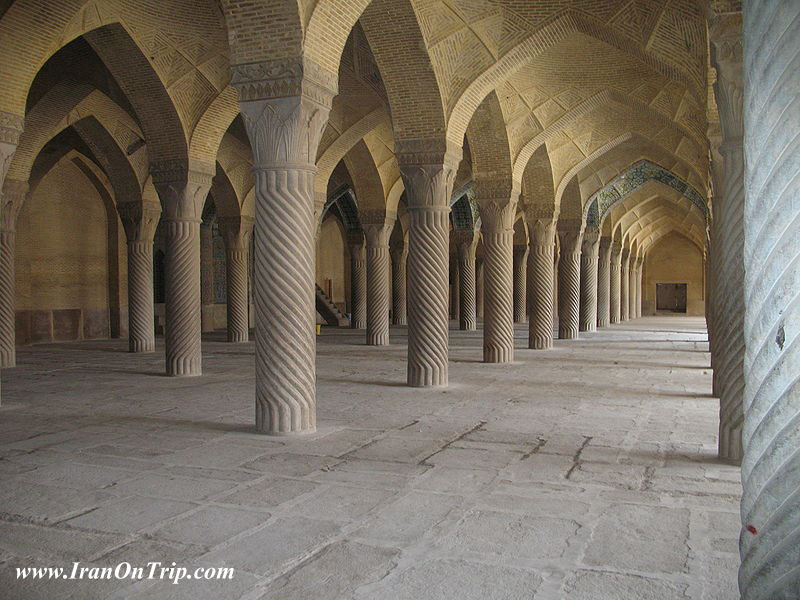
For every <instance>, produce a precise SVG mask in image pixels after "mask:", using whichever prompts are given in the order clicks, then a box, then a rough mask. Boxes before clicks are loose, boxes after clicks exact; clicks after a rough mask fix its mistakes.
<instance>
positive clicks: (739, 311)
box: [709, 15, 789, 462]
mask: <svg viewBox="0 0 800 600" xmlns="http://www.w3.org/2000/svg"><path fill="white" fill-rule="evenodd" d="M709 31H710V34H711V38H710V39H711V60H712V65H713V66H714V68H715V70H716V72H717V81H716V83H715V84H714V95H715V97H716V100H717V106H718V109H719V117H720V126H721V133H722V143H721V145H720V147H719V154H720V155H721V158H722V161H721V164H720V161H715V163H714V164H713V165H712V167H713V171H714V181H715V183H716V184H717V188H718V189H715V192H716V197H715V198H714V204H713V206H714V219H713V221H712V224H711V227H712V232H713V235H714V242H715V243H716V248H715V250H716V254H717V256H716V263H717V264H716V273H715V289H714V290H713V295H714V296H716V303H715V304H716V318H715V322H714V324H715V326H716V329H715V332H714V337H715V339H714V345H713V349H714V353H715V357H714V369H715V376H716V384H717V385H716V386H715V389H716V392H717V393H718V395H719V403H720V413H719V414H720V425H719V456H720V458H723V459H725V460H729V461H732V462H739V461H741V460H742V454H743V452H742V426H743V422H744V420H745V416H744V411H743V408H742V402H743V398H744V394H745V372H746V369H745V351H746V344H745V339H746V338H745V330H746V323H745V307H746V306H749V302H745V292H744V290H745V280H744V275H745V271H746V270H747V268H749V266H748V267H746V266H745V256H746V255H745V249H744V246H745V224H746V223H747V221H746V220H745V210H746V209H745V190H744V154H743V147H742V138H743V130H744V125H743V117H742V104H743V74H742V37H741V20H740V15H729V16H720V17H717V18H716V19H712V21H711V23H710V30H709ZM783 126H784V125H783V124H781V127H783ZM766 156H767V157H768V158H767V160H771V161H772V160H774V159H773V155H772V154H770V153H767V154H766ZM766 206H768V205H766ZM754 231H755V230H754ZM759 235H764V234H763V233H761V232H759ZM774 256H782V258H781V259H780V260H778V259H777V258H773V259H772V260H776V261H778V262H783V261H784V258H783V255H781V254H776V255H774ZM785 264H789V263H788V262H786V263H785Z"/></svg>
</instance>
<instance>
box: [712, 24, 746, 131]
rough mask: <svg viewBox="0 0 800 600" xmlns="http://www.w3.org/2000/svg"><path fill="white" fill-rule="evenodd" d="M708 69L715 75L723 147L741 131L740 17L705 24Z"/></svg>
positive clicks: (741, 54) (742, 126)
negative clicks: (710, 68)
mask: <svg viewBox="0 0 800 600" xmlns="http://www.w3.org/2000/svg"><path fill="white" fill-rule="evenodd" d="M709 41H710V49H711V66H713V67H714V70H715V71H716V74H717V80H716V82H715V83H714V96H715V98H716V101H717V109H718V110H719V117H720V125H721V127H722V136H723V143H724V142H725V141H731V140H737V141H738V145H739V147H741V139H742V135H743V131H744V120H743V113H742V107H743V99H744V71H743V38H742V16H741V13H728V14H723V15H716V16H715V17H714V18H712V20H711V22H710V23H709Z"/></svg>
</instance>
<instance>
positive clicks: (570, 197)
mask: <svg viewBox="0 0 800 600" xmlns="http://www.w3.org/2000/svg"><path fill="white" fill-rule="evenodd" d="M582 211H583V206H582V204H581V190H580V187H579V186H578V178H577V177H572V178H571V179H570V180H569V181H568V182H567V184H566V185H565V186H564V189H563V190H562V192H561V195H560V196H559V203H558V213H559V220H562V219H565V220H567V219H568V220H571V221H573V220H574V221H580V220H581V219H582Z"/></svg>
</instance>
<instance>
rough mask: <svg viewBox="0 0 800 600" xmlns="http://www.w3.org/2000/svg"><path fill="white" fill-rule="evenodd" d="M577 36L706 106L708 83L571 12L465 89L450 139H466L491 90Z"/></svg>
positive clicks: (451, 113) (450, 127)
mask: <svg viewBox="0 0 800 600" xmlns="http://www.w3.org/2000/svg"><path fill="white" fill-rule="evenodd" d="M574 33H581V34H584V35H587V36H591V37H594V38H596V39H598V40H599V41H601V42H604V43H606V44H608V45H609V46H612V47H614V48H616V49H618V50H620V51H623V52H626V53H628V54H631V55H632V56H633V57H634V58H636V59H637V60H639V61H640V62H641V63H642V64H644V65H646V66H648V67H649V68H651V69H652V70H654V71H656V72H658V73H660V74H662V75H664V76H665V77H666V78H668V79H670V80H672V81H675V82H676V83H679V84H681V85H682V86H684V87H685V88H687V89H689V90H690V91H691V92H692V93H693V94H694V95H695V96H696V98H697V100H698V102H701V105H705V98H704V93H705V86H704V82H701V81H692V78H691V77H690V76H689V75H688V74H687V73H685V72H684V71H683V70H682V69H679V68H677V67H675V66H673V65H671V64H669V63H668V62H666V61H664V60H662V59H661V58H659V57H658V56H656V55H655V54H653V53H650V52H647V51H645V50H643V49H642V48H640V47H639V46H638V45H637V44H635V43H633V42H632V41H631V40H630V38H628V37H626V36H623V35H621V34H619V33H617V32H615V31H613V30H612V29H610V28H608V27H606V26H604V25H601V24H598V23H597V22H595V21H594V20H590V19H587V18H585V17H584V16H582V15H581V14H580V13H578V12H577V11H573V10H567V11H565V12H564V13H562V14H561V15H560V16H559V17H557V18H556V19H554V20H552V21H550V22H548V23H547V24H546V25H545V26H544V27H541V28H540V29H539V30H537V31H536V32H535V33H533V34H532V35H530V36H529V37H527V38H526V39H525V40H523V41H522V42H521V43H519V44H518V45H517V46H515V47H514V48H512V49H511V50H510V51H508V52H507V53H506V54H505V55H504V56H502V57H501V58H500V59H499V60H498V61H497V62H496V63H495V64H494V65H492V67H490V68H489V69H487V70H486V71H484V72H483V73H482V74H481V75H479V76H478V77H477V78H475V79H474V80H473V81H472V82H471V83H470V84H469V85H468V86H467V87H466V88H465V89H464V91H463V93H461V94H460V95H459V96H458V98H457V100H456V101H455V103H454V104H453V105H452V108H451V110H450V111H449V113H448V114H449V118H448V122H447V128H448V135H452V136H453V139H457V136H458V135H459V133H460V134H461V135H463V132H464V131H465V130H466V128H467V124H468V123H469V119H470V116H471V114H472V112H473V111H474V110H475V108H476V107H477V106H478V105H479V104H480V102H481V101H482V99H483V98H484V97H485V96H486V94H487V93H488V92H489V91H490V90H493V89H496V88H497V87H498V86H499V85H500V84H501V83H502V82H503V81H505V80H506V79H507V78H508V77H509V76H510V75H512V74H513V73H515V72H517V71H518V70H519V69H521V68H522V67H523V65H525V64H526V63H527V62H529V61H531V60H533V59H535V58H536V57H537V56H539V55H541V54H542V53H544V52H545V51H546V50H547V49H549V48H551V47H553V46H555V45H556V44H558V43H559V42H560V41H562V40H564V39H566V38H568V37H569V36H570V35H572V34H574Z"/></svg>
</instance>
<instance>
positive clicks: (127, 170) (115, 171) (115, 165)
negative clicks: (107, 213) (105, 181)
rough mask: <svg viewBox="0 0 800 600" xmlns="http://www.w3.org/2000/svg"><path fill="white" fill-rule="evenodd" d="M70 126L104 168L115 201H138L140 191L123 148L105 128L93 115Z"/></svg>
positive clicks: (138, 202) (135, 175) (140, 195)
mask: <svg viewBox="0 0 800 600" xmlns="http://www.w3.org/2000/svg"><path fill="white" fill-rule="evenodd" d="M72 127H73V129H75V131H77V132H78V135H80V136H81V139H83V141H84V142H85V143H86V145H87V146H89V148H90V149H91V150H92V153H93V154H94V156H95V158H96V159H97V161H98V162H99V163H100V166H101V167H102V168H103V171H104V172H105V173H106V174H107V175H108V178H109V181H110V183H111V187H112V188H113V190H114V199H115V201H116V203H117V204H118V205H119V204H123V203H128V204H130V203H135V204H140V203H141V202H142V193H141V186H140V184H139V180H138V178H137V174H136V172H135V171H134V169H133V167H132V166H131V163H130V161H129V160H128V157H127V156H126V153H125V151H124V150H123V149H122V148H121V147H120V146H119V145H118V143H117V140H115V139H114V137H113V136H112V135H111V133H110V132H109V131H108V129H107V127H106V126H104V125H103V123H101V122H100V121H99V120H98V119H97V118H96V117H95V116H94V115H92V116H88V117H84V118H83V119H81V120H80V121H77V122H75V123H73V124H72Z"/></svg>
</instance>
